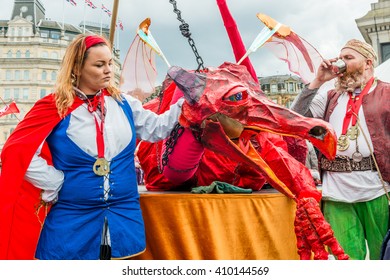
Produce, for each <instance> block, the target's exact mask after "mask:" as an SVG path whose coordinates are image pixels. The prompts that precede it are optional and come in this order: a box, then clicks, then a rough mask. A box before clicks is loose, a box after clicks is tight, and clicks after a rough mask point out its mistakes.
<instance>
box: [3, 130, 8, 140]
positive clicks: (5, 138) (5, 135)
mask: <svg viewBox="0 0 390 280" xmlns="http://www.w3.org/2000/svg"><path fill="white" fill-rule="evenodd" d="M3 134H4V141H7V138H8V132H7V131H4V132H3Z"/></svg>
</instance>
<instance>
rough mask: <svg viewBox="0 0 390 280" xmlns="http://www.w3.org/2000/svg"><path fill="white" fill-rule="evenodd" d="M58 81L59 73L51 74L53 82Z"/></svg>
mask: <svg viewBox="0 0 390 280" xmlns="http://www.w3.org/2000/svg"><path fill="white" fill-rule="evenodd" d="M56 79H57V72H56V71H53V72H51V80H52V81H55V80H56Z"/></svg>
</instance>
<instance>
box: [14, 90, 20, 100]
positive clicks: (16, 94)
mask: <svg viewBox="0 0 390 280" xmlns="http://www.w3.org/2000/svg"><path fill="white" fill-rule="evenodd" d="M14 99H15V100H19V89H18V88H14Z"/></svg>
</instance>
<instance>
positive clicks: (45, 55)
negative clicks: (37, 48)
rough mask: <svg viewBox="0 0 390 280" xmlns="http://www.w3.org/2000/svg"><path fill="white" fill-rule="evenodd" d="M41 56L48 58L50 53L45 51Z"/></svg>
mask: <svg viewBox="0 0 390 280" xmlns="http://www.w3.org/2000/svg"><path fill="white" fill-rule="evenodd" d="M41 56H42V58H48V57H49V54H48V53H47V51H43V52H42V53H41Z"/></svg>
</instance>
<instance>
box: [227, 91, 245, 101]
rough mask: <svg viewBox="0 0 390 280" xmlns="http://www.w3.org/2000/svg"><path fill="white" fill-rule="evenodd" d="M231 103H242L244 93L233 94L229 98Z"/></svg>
mask: <svg viewBox="0 0 390 280" xmlns="http://www.w3.org/2000/svg"><path fill="white" fill-rule="evenodd" d="M228 99H229V101H240V100H242V92H241V91H240V92H237V93H236V94H233V95H231V96H229V97H228Z"/></svg>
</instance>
